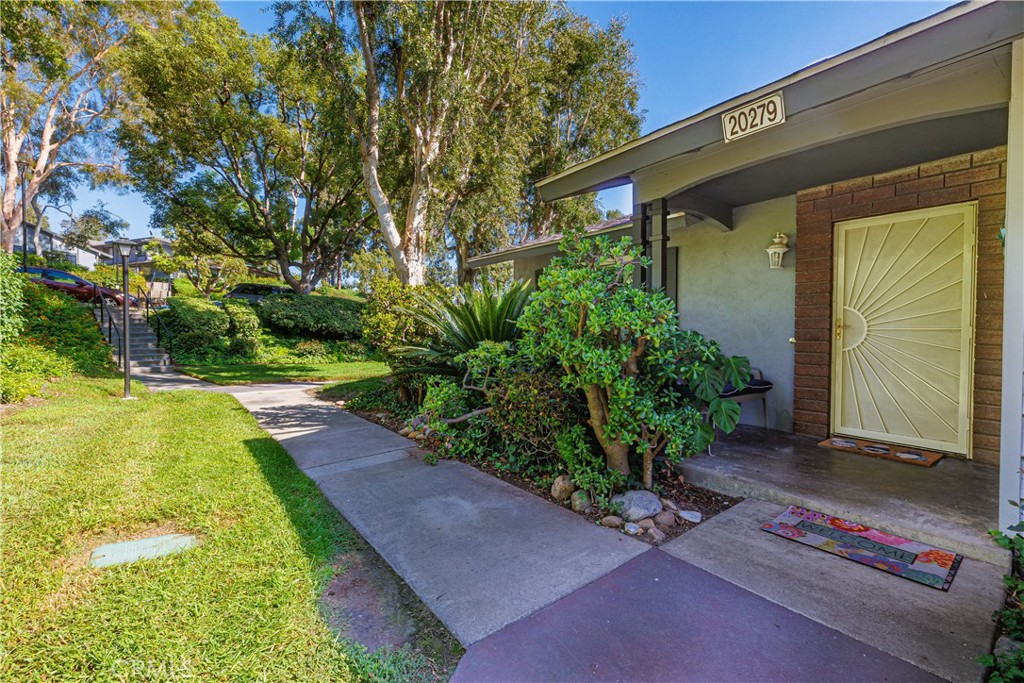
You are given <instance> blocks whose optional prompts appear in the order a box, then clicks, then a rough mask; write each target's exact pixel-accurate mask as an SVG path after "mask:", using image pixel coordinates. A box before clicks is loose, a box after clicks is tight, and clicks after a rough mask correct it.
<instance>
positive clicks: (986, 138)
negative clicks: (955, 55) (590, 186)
mask: <svg viewBox="0 0 1024 683" xmlns="http://www.w3.org/2000/svg"><path fill="white" fill-rule="evenodd" d="M1006 130H1007V110H1006V108H1005V107H1000V108H997V109H990V110H987V111H979V112H972V113H970V114H962V115H959V116H950V117H947V118H942V119H935V120H931V121H923V122H919V123H914V124H910V125H906V126H900V127H898V128H891V129H888V130H883V131H879V132H876V133H871V134H868V135H862V136H859V137H856V138H851V139H846V140H841V141H838V142H833V143H830V144H826V145H823V146H820V147H815V148H813V149H809V150H806V151H803V152H799V153H796V154H792V155H789V156H786V157H783V158H780V159H775V160H772V161H767V162H764V163H761V164H758V165H756V166H751V167H750V168H745V169H743V170H740V171H736V172H735V173H729V174H727V175H723V176H720V177H718V178H714V179H713V180H709V181H707V182H705V183H701V184H699V185H696V186H694V187H692V188H689V189H687V190H686V193H685V194H683V193H680V194H678V195H675V196H673V197H669V200H668V201H669V208H670V209H671V210H672V211H685V210H687V208H688V204H689V203H688V201H687V197H690V196H697V197H700V198H702V199H705V200H709V201H711V202H715V203H717V204H720V205H724V206H728V207H736V206H742V205H744V204H752V203H755V202H760V201H764V200H767V199H772V198H775V197H783V196H786V195H790V194H794V193H795V192H796V191H797V190H801V189H806V188H809V187H815V186H817V185H825V184H828V183H834V182H838V181H840V180H846V179H849V178H858V177H861V176H866V175H872V174H875V173H881V172H884V171H889V170H892V169H895V168H903V167H906V166H914V165H916V164H920V163H924V162H927V161H932V160H934V159H941V158H943V157H948V156H955V155H957V154H964V153H966V152H973V151H977V150H979V149H986V148H989V147H996V146H998V145H1005V144H1006Z"/></svg>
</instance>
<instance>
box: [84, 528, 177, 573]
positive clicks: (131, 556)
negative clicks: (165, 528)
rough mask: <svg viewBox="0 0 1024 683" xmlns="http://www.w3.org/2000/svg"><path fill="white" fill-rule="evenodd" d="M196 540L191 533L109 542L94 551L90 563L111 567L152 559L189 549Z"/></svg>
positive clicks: (96, 565) (94, 565)
mask: <svg viewBox="0 0 1024 683" xmlns="http://www.w3.org/2000/svg"><path fill="white" fill-rule="evenodd" d="M196 542H197V539H196V537H195V536H192V535H190V534H165V535H163V536H154V537H153V538H140V539H139V540H137V541H123V542H121V543H108V544H107V545H101V546H100V547H99V548H96V550H93V551H92V556H91V557H90V558H89V564H90V565H92V566H93V567H111V566H113V565H115V564H125V563H127V562H135V561H136V560H151V559H153V558H156V557H164V556H166V555H173V554H174V553H180V552H181V551H182V550H188V549H189V548H191V547H192V546H194V545H195V544H196Z"/></svg>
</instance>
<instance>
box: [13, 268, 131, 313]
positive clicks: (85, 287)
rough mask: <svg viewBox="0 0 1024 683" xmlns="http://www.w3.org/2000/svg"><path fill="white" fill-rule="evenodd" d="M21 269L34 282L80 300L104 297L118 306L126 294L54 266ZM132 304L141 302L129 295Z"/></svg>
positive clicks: (89, 300) (88, 300)
mask: <svg viewBox="0 0 1024 683" xmlns="http://www.w3.org/2000/svg"><path fill="white" fill-rule="evenodd" d="M18 270H19V271H21V272H23V273H26V274H28V277H29V279H30V280H32V282H38V283H39V284H41V285H46V286H47V287H49V288H50V289H56V290H57V291H58V292H64V293H65V294H68V295H70V296H73V297H74V298H76V299H78V300H79V301H85V302H93V301H97V300H98V299H99V298H100V297H103V298H104V299H106V300H107V301H110V302H113V303H116V304H117V305H118V306H120V305H121V304H122V302H123V301H124V295H123V294H121V292H119V291H117V290H116V289H110V288H108V287H101V286H99V285H97V284H93V283H92V282H89V281H88V280H86V279H85V278H81V277H78V276H77V275H72V274H71V273H68V272H65V271H63V270H54V269H53V268H19V269H18ZM128 303H129V305H130V306H138V305H139V302H138V300H137V299H136V298H135V297H134V296H129V297H128Z"/></svg>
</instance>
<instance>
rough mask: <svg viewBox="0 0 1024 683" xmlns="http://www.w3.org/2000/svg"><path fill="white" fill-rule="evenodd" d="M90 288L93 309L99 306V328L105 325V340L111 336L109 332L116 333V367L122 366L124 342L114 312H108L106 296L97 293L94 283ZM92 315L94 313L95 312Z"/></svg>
mask: <svg viewBox="0 0 1024 683" xmlns="http://www.w3.org/2000/svg"><path fill="white" fill-rule="evenodd" d="M92 290H93V297H92V305H93V310H94V311H95V310H96V308H99V311H100V329H102V328H103V325H104V324H106V326H107V341H108V342H109V341H110V339H111V336H112V334H111V333H113V334H116V335H117V367H119V368H120V367H121V366H122V364H123V354H124V343H123V342H122V337H121V328H119V327H118V326H117V323H116V322H114V314H113V313H111V312H110V308H109V306H108V305H107V297H105V296H103V295H101V294H100V293H99V290H98V288H97V287H96V285H93V286H92ZM93 315H95V313H94V314H93Z"/></svg>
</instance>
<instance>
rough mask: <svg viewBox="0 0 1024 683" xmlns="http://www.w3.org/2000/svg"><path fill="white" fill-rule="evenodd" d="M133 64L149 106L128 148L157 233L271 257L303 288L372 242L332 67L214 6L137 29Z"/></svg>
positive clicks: (127, 130)
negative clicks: (328, 74)
mask: <svg viewBox="0 0 1024 683" xmlns="http://www.w3.org/2000/svg"><path fill="white" fill-rule="evenodd" d="M127 70H128V77H129V78H130V79H131V80H132V82H133V83H134V84H135V86H136V87H137V89H138V91H139V92H140V94H141V96H142V101H143V103H144V108H143V111H142V115H141V116H140V118H139V122H138V123H137V124H134V125H125V126H123V128H122V130H121V141H122V143H123V144H124V145H125V147H126V148H127V149H129V150H130V152H131V157H130V162H129V169H130V171H131V173H132V176H133V178H134V180H135V182H136V184H137V186H138V187H139V189H140V190H141V191H142V192H143V193H144V194H145V196H146V197H147V199H148V200H149V201H150V203H152V204H153V205H154V207H155V213H154V219H153V220H154V224H155V225H159V226H161V227H163V228H164V229H165V230H166V231H169V232H171V233H173V234H174V236H175V237H176V238H177V239H178V240H180V241H187V240H189V239H192V240H194V241H196V242H199V243H202V244H208V245H211V248H212V249H213V250H214V251H216V252H220V253H221V254H223V255H229V256H234V257H237V258H240V259H242V260H244V261H246V262H248V263H258V262H274V263H276V264H277V266H278V268H279V269H280V271H281V275H282V277H283V278H284V279H285V281H286V282H287V283H288V284H289V286H291V287H292V289H294V290H295V291H296V292H300V293H307V292H309V291H310V290H311V289H313V288H314V287H315V286H316V285H317V283H318V282H319V281H320V280H322V279H323V278H324V277H326V276H327V275H329V274H330V273H331V272H332V271H333V269H334V268H335V267H336V265H337V262H338V260H339V258H340V257H342V256H344V255H346V254H349V253H351V251H352V250H353V249H355V248H356V247H357V245H358V244H359V243H360V241H361V240H362V239H363V237H364V235H365V232H366V231H367V230H368V226H369V221H370V220H371V218H372V215H373V211H372V209H371V208H370V206H369V205H368V203H367V202H366V200H365V199H364V195H363V193H362V179H361V175H360V161H359V154H358V149H357V145H356V141H355V138H354V136H353V135H352V134H351V133H350V132H349V131H348V130H346V129H345V128H344V127H339V126H337V125H335V123H334V122H335V121H336V120H337V119H338V118H339V117H341V118H344V116H345V114H344V112H342V111H339V110H337V108H336V107H337V104H338V102H337V98H335V97H334V95H333V88H332V86H331V83H330V82H329V80H328V79H326V78H324V77H323V72H322V70H317V69H310V68H308V67H307V66H306V65H305V64H304V63H302V62H301V61H299V60H297V59H295V55H294V53H293V52H292V51H291V50H290V49H287V48H284V47H281V46H279V45H277V44H275V42H274V41H273V40H272V39H271V38H270V37H267V36H262V35H250V34H248V33H247V32H245V31H244V30H243V29H242V28H241V27H240V26H239V25H238V23H237V22H236V21H235V20H234V19H232V18H229V17H226V16H224V15H222V14H221V13H220V12H219V11H217V10H216V9H215V8H213V7H209V6H205V7H203V8H202V10H201V11H197V12H194V13H193V14H192V15H190V16H187V17H182V18H181V20H180V21H179V22H178V26H177V30H175V31H165V32H155V31H154V32H141V33H140V34H139V36H138V38H137V39H136V40H135V42H134V44H133V50H132V58H131V59H130V60H129V61H128V65H127Z"/></svg>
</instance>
